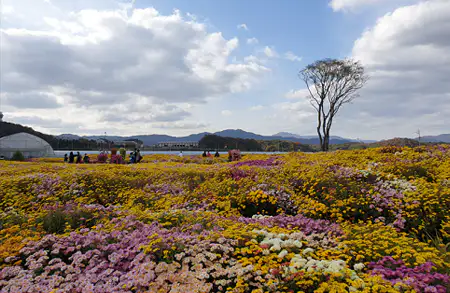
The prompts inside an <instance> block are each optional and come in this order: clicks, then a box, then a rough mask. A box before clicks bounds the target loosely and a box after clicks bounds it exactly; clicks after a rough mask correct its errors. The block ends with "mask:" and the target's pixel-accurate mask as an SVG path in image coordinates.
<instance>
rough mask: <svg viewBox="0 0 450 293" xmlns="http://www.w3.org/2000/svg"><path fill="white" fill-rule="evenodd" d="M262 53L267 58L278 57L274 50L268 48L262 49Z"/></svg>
mask: <svg viewBox="0 0 450 293" xmlns="http://www.w3.org/2000/svg"><path fill="white" fill-rule="evenodd" d="M263 52H264V54H265V55H266V56H267V57H269V58H276V57H278V53H277V52H276V51H275V49H273V48H270V47H268V46H266V47H264V50H263Z"/></svg>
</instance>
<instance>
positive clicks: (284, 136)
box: [57, 129, 372, 145]
mask: <svg viewBox="0 0 450 293" xmlns="http://www.w3.org/2000/svg"><path fill="white" fill-rule="evenodd" d="M208 134H215V135H218V136H223V137H233V138H245V139H255V140H287V141H293V142H298V143H302V144H319V138H318V137H317V136H300V135H297V134H292V133H287V132H280V133H277V134H275V135H260V134H256V133H253V132H248V131H244V130H242V129H226V130H222V131H218V132H214V133H209V132H202V133H197V134H191V135H188V136H181V137H176V136H170V135H163V134H151V135H133V136H101V135H93V136H83V137H80V136H77V135H73V134H61V135H58V136H57V137H58V138H60V139H67V140H77V139H79V138H86V139H94V140H97V139H108V140H129V139H138V140H140V141H142V142H143V143H144V145H154V144H157V143H160V142H178V141H199V140H200V139H202V138H203V137H204V136H205V135H208ZM350 142H358V140H354V139H348V138H342V137H339V136H332V137H331V138H330V143H331V144H342V143H350ZM367 142H369V141H367ZM370 142H372V141H370Z"/></svg>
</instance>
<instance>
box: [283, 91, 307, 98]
mask: <svg viewBox="0 0 450 293" xmlns="http://www.w3.org/2000/svg"><path fill="white" fill-rule="evenodd" d="M309 96H310V93H309V91H308V89H300V90H290V91H289V92H287V93H286V95H285V97H286V98H287V99H308V98H309Z"/></svg>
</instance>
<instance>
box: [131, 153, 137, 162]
mask: <svg viewBox="0 0 450 293" xmlns="http://www.w3.org/2000/svg"><path fill="white" fill-rule="evenodd" d="M135 160H136V155H135V153H133V152H131V154H130V164H134V162H135Z"/></svg>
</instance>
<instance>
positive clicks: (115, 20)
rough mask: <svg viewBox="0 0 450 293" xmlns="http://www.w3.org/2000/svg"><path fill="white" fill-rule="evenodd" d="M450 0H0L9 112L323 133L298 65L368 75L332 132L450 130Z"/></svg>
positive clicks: (31, 118) (94, 128) (159, 125)
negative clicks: (334, 65) (337, 64)
mask: <svg viewBox="0 0 450 293" xmlns="http://www.w3.org/2000/svg"><path fill="white" fill-rule="evenodd" d="M449 15H450V0H428V1H425V0H424V1H419V0H314V1H312V0H278V1H274V0H246V1H239V0H220V1H212V0H190V1H186V0H136V1H131V0H121V1H118V0H96V1H89V0H1V29H0V30H1V40H0V41H1V49H0V53H1V55H0V57H1V59H0V61H1V64H0V73H1V76H0V89H1V94H0V95H1V104H0V111H2V112H3V113H4V116H5V117H4V119H3V120H5V121H10V122H15V123H21V124H24V125H28V126H31V127H33V128H35V129H36V130H39V131H42V132H45V133H50V134H61V133H73V134H80V135H102V134H104V133H105V132H107V134H108V135H123V136H128V135H137V134H169V135H175V136H184V135H188V134H191V133H199V132H204V131H208V132H215V131H220V130H223V129H229V128H231V129H244V130H246V131H252V132H255V133H258V134H264V135H272V134H275V133H278V132H291V133H296V134H300V135H314V134H315V128H316V121H317V117H316V113H315V110H314V108H312V106H311V105H310V103H309V101H308V95H307V93H306V90H305V85H304V84H303V82H302V81H301V80H300V79H299V77H298V72H299V71H300V70H302V69H303V68H304V67H305V66H307V65H308V64H310V63H312V62H314V61H316V60H321V59H324V58H337V59H344V58H353V59H354V60H357V61H360V62H361V64H362V65H363V66H364V67H365V70H366V72H367V74H368V75H369V76H370V79H369V81H368V82H367V84H366V86H365V87H364V88H363V89H362V90H361V91H360V93H359V98H358V99H355V100H354V102H353V103H352V104H348V105H346V106H345V108H343V109H342V110H341V112H340V113H339V115H338V117H337V118H336V119H335V121H334V123H333V127H332V130H331V132H332V135H339V136H342V137H348V138H359V139H387V138H392V137H415V136H416V134H415V133H416V132H417V130H418V129H420V131H421V134H422V135H436V134H441V133H449V132H450V131H449V126H450V118H448V117H450V53H449V52H450V17H448V16H449Z"/></svg>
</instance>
